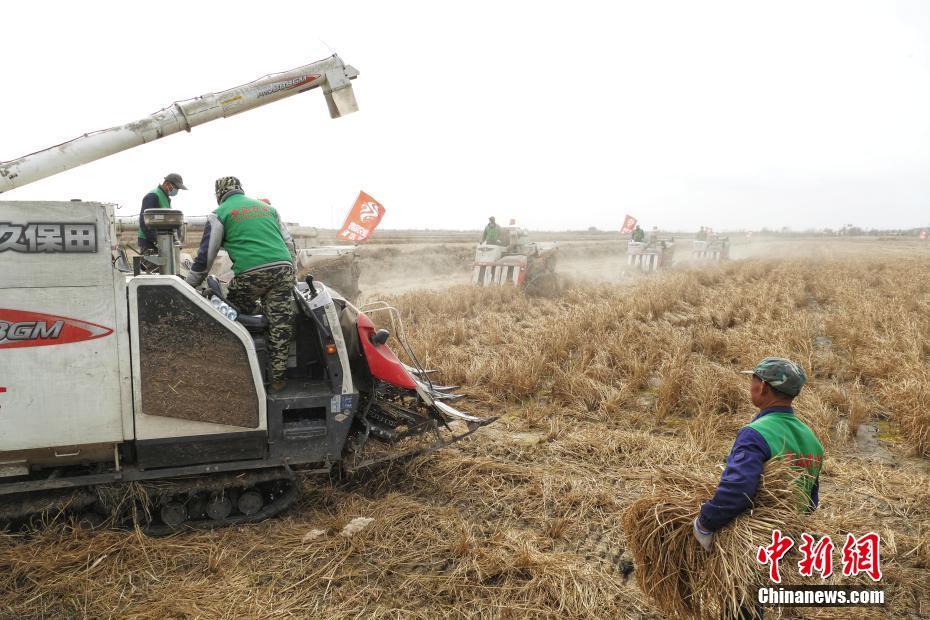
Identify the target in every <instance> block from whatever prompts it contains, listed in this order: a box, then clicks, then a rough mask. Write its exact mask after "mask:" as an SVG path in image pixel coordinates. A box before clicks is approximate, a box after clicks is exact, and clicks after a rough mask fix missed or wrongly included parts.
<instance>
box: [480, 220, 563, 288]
mask: <svg viewBox="0 0 930 620" xmlns="http://www.w3.org/2000/svg"><path fill="white" fill-rule="evenodd" d="M556 251H557V246H556V244H555V243H553V242H542V243H541V242H535V241H530V236H529V232H528V231H527V230H526V229H525V228H520V227H518V226H505V227H502V228H501V234H500V237H499V239H498V243H479V244H478V247H477V248H476V249H475V262H474V265H473V270H472V283H474V284H478V285H479V286H529V285H533V283H534V282H536V281H537V280H541V279H545V278H553V277H555V266H556V256H557V253H556Z"/></svg>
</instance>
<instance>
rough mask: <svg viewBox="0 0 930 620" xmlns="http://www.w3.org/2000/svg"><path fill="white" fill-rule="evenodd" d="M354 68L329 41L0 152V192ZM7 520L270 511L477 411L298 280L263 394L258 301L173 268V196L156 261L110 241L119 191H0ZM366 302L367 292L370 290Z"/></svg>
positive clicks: (149, 523) (458, 430)
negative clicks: (143, 112) (227, 85)
mask: <svg viewBox="0 0 930 620" xmlns="http://www.w3.org/2000/svg"><path fill="white" fill-rule="evenodd" d="M357 75H358V72H357V71H355V69H352V68H351V67H349V66H347V65H344V64H343V63H342V61H341V60H340V59H339V58H338V57H336V56H334V57H332V58H329V59H325V60H323V61H319V62H317V63H312V64H311V65H307V66H305V67H301V68H299V69H295V70H293V71H290V72H286V73H284V74H276V75H273V76H268V77H266V78H262V79H260V80H257V81H255V82H251V83H249V84H247V85H244V86H242V87H238V88H235V89H230V90H229V91H225V92H224V93H217V94H210V95H205V96H203V97H200V98H198V99H196V100H192V101H188V102H182V103H178V104H175V105H174V106H172V107H169V108H165V109H164V110H162V111H161V112H159V113H156V114H155V115H152V116H150V117H146V118H145V119H142V120H141V121H138V122H135V123H130V124H127V125H123V126H119V127H114V128H112V129H110V130H106V131H103V132H97V133H94V134H87V135H85V136H82V137H80V138H77V139H76V140H73V141H71V142H69V143H66V145H60V146H58V147H52V148H50V149H46V150H44V151H40V152H38V153H35V154H33V155H28V156H25V157H22V158H19V159H17V160H13V161H10V162H5V163H0V192H3V191H7V190H9V189H13V188H16V187H19V186H21V185H24V184H26V183H28V182H31V181H35V180H37V179H41V178H43V177H46V176H49V175H51V174H55V173H56V172H59V171H61V170H66V169H68V168H72V167H75V166H78V165H81V164H82V163H86V162H89V161H93V160H95V159H99V158H100V157H105V156H106V155H109V154H112V153H116V152H118V151H121V150H125V149H127V148H132V147H133V146H137V145H139V144H142V143H145V142H148V141H151V140H154V139H158V138H160V137H163V136H165V135H170V134H171V133H175V132H177V131H180V130H181V129H187V130H189V129H190V128H191V127H193V126H195V125H197V124H199V123H202V122H206V121H208V120H213V119H215V118H220V117H222V116H226V115H229V114H233V113H238V112H241V111H245V110H247V109H251V108H254V107H257V106H259V105H263V104H264V103H267V102H270V101H275V100H278V99H281V98H283V97H285V96H288V95H291V94H296V93H298V92H304V91H306V90H311V89H313V88H315V87H322V90H323V92H324V94H325V96H326V99H327V102H328V103H329V107H330V112H331V114H332V116H334V117H338V116H341V115H342V114H346V113H348V112H352V111H354V110H355V98H354V95H353V94H352V89H351V82H350V80H352V79H354V78H355V77H356V76H357ZM0 210H2V212H3V214H4V220H5V221H4V223H3V227H2V228H0V261H2V268H0V327H2V328H3V329H2V332H0V355H2V356H3V358H2V361H3V366H2V373H0V387H2V388H3V389H0V408H2V411H3V415H0V521H19V520H23V519H29V518H31V517H33V516H35V515H48V514H51V515H54V514H56V513H58V512H60V511H63V510H70V509H74V510H91V511H92V514H95V515H101V514H106V515H109V516H110V517H112V518H114V519H115V520H116V522H118V523H130V522H135V523H140V522H141V524H142V526H143V528H144V529H145V531H147V532H149V533H152V534H165V533H169V532H173V531H177V530H178V529H180V528H188V527H189V528H206V529H209V528H215V527H221V526H225V525H230V524H239V523H249V522H254V521H258V520H261V519H265V518H268V517H270V516H273V515H275V514H277V513H279V512H281V511H282V510H284V509H285V508H287V507H288V506H289V505H290V504H291V503H292V502H293V501H294V499H295V498H296V497H297V493H298V490H299V482H300V480H299V476H300V475H301V474H326V473H330V472H332V471H333V470H336V469H344V470H348V471H357V470H359V469H363V468H366V467H371V466H372V465H375V464H377V463H382V462H384V461H386V460H394V459H397V458H403V457H406V456H410V455H412V454H422V453H424V452H428V451H430V450H434V449H437V448H439V447H442V446H444V445H448V444H449V443H451V442H452V441H456V440H458V439H461V438H463V437H466V436H468V435H469V434H470V433H472V432H474V431H475V430H476V429H477V428H479V427H480V426H483V425H484V424H487V423H489V422H490V421H491V420H485V419H480V418H476V417H473V416H469V415H467V414H464V413H461V412H460V411H458V410H457V409H455V408H453V407H451V406H450V405H449V404H448V402H447V401H449V400H452V399H454V398H455V397H456V396H454V395H453V394H452V393H451V389H450V388H446V387H441V386H436V385H434V384H432V383H431V379H430V377H431V374H430V373H429V372H428V371H426V370H423V369H419V368H418V367H417V362H416V357H415V356H414V355H413V352H412V351H410V350H409V347H408V346H407V344H406V338H405V337H404V334H403V330H402V325H400V326H399V328H398V329H399V340H398V342H400V343H401V345H402V346H404V348H405V351H406V352H407V355H408V357H409V358H410V360H411V363H412V366H405V365H404V364H403V363H401V362H400V361H399V360H398V359H397V357H396V356H395V355H394V353H393V352H392V351H391V349H390V347H389V346H388V345H387V342H386V341H387V339H388V337H389V333H388V332H387V331H384V330H376V329H375V326H374V324H373V323H372V322H371V320H370V319H369V318H368V317H367V315H365V314H364V313H360V312H358V310H356V309H355V308H354V307H353V306H352V305H351V304H350V303H348V302H347V301H345V300H343V299H342V298H341V297H340V296H339V295H338V294H335V293H334V292H331V291H330V290H329V288H328V287H326V286H325V285H324V284H322V283H320V282H314V281H313V280H312V279H308V280H306V281H303V282H298V283H296V284H295V287H294V291H293V294H294V304H295V306H296V308H297V314H296V316H295V319H294V322H295V328H296V329H295V332H296V333H295V338H294V340H293V342H292V346H291V355H290V356H289V358H288V364H287V381H286V386H285V387H284V389H282V390H280V391H278V392H275V393H268V392H267V391H266V389H265V386H266V385H267V383H268V376H269V364H268V354H267V346H266V338H267V334H266V332H267V326H268V321H267V318H266V317H264V316H262V315H244V314H241V313H238V312H237V310H236V309H235V308H232V307H231V306H230V305H229V304H228V303H227V302H226V301H225V300H224V296H223V288H222V286H220V285H219V283H218V282H217V281H216V280H215V279H213V280H209V281H208V282H209V285H208V287H207V288H206V289H205V290H203V291H197V290H194V289H193V288H192V287H190V286H189V285H187V284H186V283H185V282H184V281H183V280H182V279H180V278H179V277H177V274H178V272H179V270H180V268H181V261H180V254H179V248H178V244H177V243H176V239H177V235H178V232H179V230H180V228H181V227H182V225H183V215H182V214H181V213H180V212H179V211H173V210H171V209H150V210H147V211H146V212H145V214H144V217H145V219H146V224H147V225H148V226H149V227H150V228H151V229H152V230H154V231H155V233H156V235H157V239H158V244H157V247H158V248H159V250H158V254H157V255H155V256H153V257H151V258H152V260H153V261H154V262H155V263H156V264H158V265H159V270H160V273H158V274H151V275H146V274H136V273H134V272H133V270H131V269H129V270H127V269H126V265H125V264H123V265H120V264H119V263H120V261H118V260H117V261H114V260H113V257H112V256H111V248H114V247H116V246H117V244H118V241H117V235H116V232H115V229H116V226H115V221H114V215H113V208H112V205H108V204H104V203H98V202H83V201H73V202H25V201H19V202H17V201H8V202H3V203H0ZM371 311H372V312H377V311H379V310H378V308H372V309H371Z"/></svg>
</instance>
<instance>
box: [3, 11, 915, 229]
mask: <svg viewBox="0 0 930 620" xmlns="http://www.w3.org/2000/svg"><path fill="white" fill-rule="evenodd" d="M2 20H3V24H4V27H3V36H2V41H0V50H2V55H3V58H4V68H3V78H2V82H0V83H2V86H0V160H9V159H13V158H15V157H18V156H20V155H23V154H25V153H28V152H32V151H35V150H38V149H41V148H44V147H46V146H50V145H53V144H57V143H59V142H61V141H63V140H65V139H69V138H72V137H74V136H76V135H79V134H82V133H85V132H87V131H91V130H96V129H103V128H106V127H109V126H112V125H116V124H121V123H124V122H127V121H131V120H135V119H137V118H140V117H142V116H145V115H147V114H149V113H151V112H154V111H156V110H157V109H159V108H161V107H163V106H165V105H168V104H170V103H171V102H173V101H176V100H179V99H185V98H189V97H193V96H196V95H200V94H203V93H205V92H210V91H215V90H223V89H226V88H229V87H232V86H236V85H238V84H240V83H243V82H247V81H250V80H252V79H254V78H257V77H259V76H262V75H264V74H266V73H271V72H274V71H280V70H285V69H290V68H292V67H296V66H299V65H302V64H305V63H307V62H310V61H313V60H317V59H319V58H322V57H325V56H327V55H329V53H330V52H329V50H328V47H331V48H332V49H333V50H335V51H336V52H338V53H339V54H340V56H342V58H343V59H344V60H345V61H346V62H347V63H349V64H352V65H354V66H355V67H356V68H357V69H358V70H359V71H360V72H361V76H360V77H359V79H358V80H356V81H355V83H354V86H355V92H356V97H357V99H358V102H359V106H360V112H359V113H358V114H354V115H351V116H348V117H345V118H342V119H338V120H330V119H329V116H328V114H327V112H326V105H325V102H324V100H323V97H322V95H321V93H320V92H319V91H311V92H310V93H306V94H303V95H299V96H296V97H292V98H289V99H286V100H283V101H281V102H279V103H276V104H271V105H269V106H266V107H264V108H259V109H257V110H254V111H252V112H248V113H245V114H242V115H240V116H237V117H233V118H230V119H223V120H218V121H215V122H213V123H209V124H207V125H202V126H200V127H197V128H195V129H194V130H193V132H192V133H190V134H179V135H174V136H171V137H168V138H165V139H164V140H160V141H158V142H155V143H152V144H148V145H144V146H141V147H138V148H136V149H134V150H131V151H127V152H124V153H121V154H117V155H114V156H111V157H109V158H107V159H103V160H100V161H98V162H95V163H92V164H89V165H86V166H83V167H81V168H77V169H74V170H71V171H69V172H67V173H64V174H61V175H58V176H55V177H52V178H49V179H46V180H43V181H39V182H37V183H34V184H32V185H29V186H26V187H23V188H20V189H16V190H13V191H11V192H8V193H6V194H4V195H3V196H2V198H0V199H4V200H33V199H39V200H61V199H69V198H83V199H85V200H100V201H111V202H117V203H120V204H122V205H124V207H123V209H122V210H121V211H120V212H121V213H127V214H129V213H135V212H136V211H137V210H138V207H139V204H140V201H141V199H142V196H143V195H144V194H145V193H146V192H147V191H148V190H150V189H151V188H152V187H154V186H155V185H156V184H157V183H158V182H159V181H160V180H161V178H162V177H163V176H164V175H165V174H166V173H168V172H172V171H176V172H180V173H181V174H182V175H183V176H184V179H185V182H186V183H187V185H188V186H189V187H190V188H191V190H190V191H188V192H182V193H181V195H180V196H179V198H178V199H176V200H175V203H174V204H175V206H176V207H179V208H181V209H183V210H184V211H185V212H186V213H188V214H202V213H207V212H209V211H211V210H212V209H214V208H215V207H216V205H215V201H214V198H213V180H214V179H215V178H216V177H218V176H225V175H235V176H238V177H240V178H241V179H242V181H243V184H244V185H245V189H246V193H247V194H250V195H253V196H256V197H257V196H267V197H269V198H271V199H272V201H273V202H274V204H275V206H276V207H278V209H279V210H280V211H281V212H282V213H283V215H284V216H285V218H286V219H288V220H290V221H300V222H301V223H303V224H306V225H315V226H324V227H328V226H330V225H333V224H336V225H338V224H340V223H341V221H342V218H343V216H344V214H345V212H346V211H347V210H348V209H349V207H350V206H351V205H352V202H353V201H354V199H355V196H356V195H357V193H358V191H359V190H360V189H363V190H365V191H367V192H368V193H370V194H371V195H373V196H374V197H376V198H377V199H379V200H380V201H381V202H382V203H384V205H385V207H386V209H387V215H386V218H385V220H384V221H383V223H382V226H383V227H389V228H479V227H481V226H483V225H484V223H485V220H486V218H487V216H488V215H492V214H495V215H497V217H498V220H506V219H507V218H511V217H514V218H516V219H517V221H518V222H519V223H520V224H522V225H525V226H527V227H529V228H535V229H565V228H574V229H577V228H587V227H588V226H598V227H600V228H603V229H616V228H619V226H620V225H621V223H622V221H623V216H624V214H625V213H630V214H632V215H634V216H636V217H638V218H639V219H640V220H641V222H642V223H643V224H644V225H645V226H647V227H651V226H652V225H658V226H659V227H661V228H664V229H678V230H689V229H696V228H697V227H698V226H700V225H708V226H713V227H714V228H718V229H723V228H742V227H748V228H761V227H763V226H767V227H770V228H771V227H777V228H780V227H782V226H791V227H793V228H795V229H803V228H807V227H824V226H828V227H839V226H841V225H843V224H847V223H853V224H856V225H860V226H866V227H910V226H918V225H926V224H928V223H930V2H927V1H921V0H915V1H902V2H894V1H891V0H874V1H870V2H857V1H850V0H841V1H830V2H827V1H814V0H805V1H785V0H779V1H771V2H747V1H745V0H740V1H733V2H718V1H712V2H704V1H702V2H697V1H693V0H692V1H688V0H686V1H671V0H665V1H662V0H658V1H650V2H645V1H641V2H611V3H607V2H594V1H583V0H576V1H573V2H564V3H540V2H501V1H497V2H483V1H470V2H461V3H449V2H422V3H413V2H384V1H376V2H358V1H342V2H333V1H330V2H325V3H323V2H293V3H292V2H274V1H271V0H265V1H264V2H235V1H225V2H192V1H184V2H173V1H165V0H159V1H158V2H150V3H130V2H114V3H105V2H92V1H89V0H84V1H82V2H43V1H39V0H31V1H30V2H9V3H4V6H3V11H2ZM323 42H325V43H323ZM327 46H328V47H327Z"/></svg>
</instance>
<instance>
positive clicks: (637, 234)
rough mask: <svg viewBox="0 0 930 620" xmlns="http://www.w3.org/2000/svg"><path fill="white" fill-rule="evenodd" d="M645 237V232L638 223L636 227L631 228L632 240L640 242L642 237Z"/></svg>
mask: <svg viewBox="0 0 930 620" xmlns="http://www.w3.org/2000/svg"><path fill="white" fill-rule="evenodd" d="M645 238H646V233H645V232H644V231H643V229H642V228H640V227H639V224H637V225H636V228H634V229H633V241H636V242H637V243H642V242H643V239H645Z"/></svg>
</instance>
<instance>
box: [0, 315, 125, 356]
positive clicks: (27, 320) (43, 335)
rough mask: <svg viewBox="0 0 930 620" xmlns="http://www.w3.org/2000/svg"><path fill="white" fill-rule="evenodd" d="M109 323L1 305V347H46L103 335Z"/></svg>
mask: <svg viewBox="0 0 930 620" xmlns="http://www.w3.org/2000/svg"><path fill="white" fill-rule="evenodd" d="M112 333H113V330H112V329H110V328H109V327H104V326H102V325H97V324H96V323H88V322H87V321H79V320H78V319H71V318H68V317H64V316H55V315H52V314H42V313H40V312H31V311H29V310H10V309H7V308H0V349H16V348H20V347H44V346H50V345H56V344H68V343H71V342H82V341H84V340H94V339H95V338H103V337H104V336H109V335H110V334H112Z"/></svg>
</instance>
